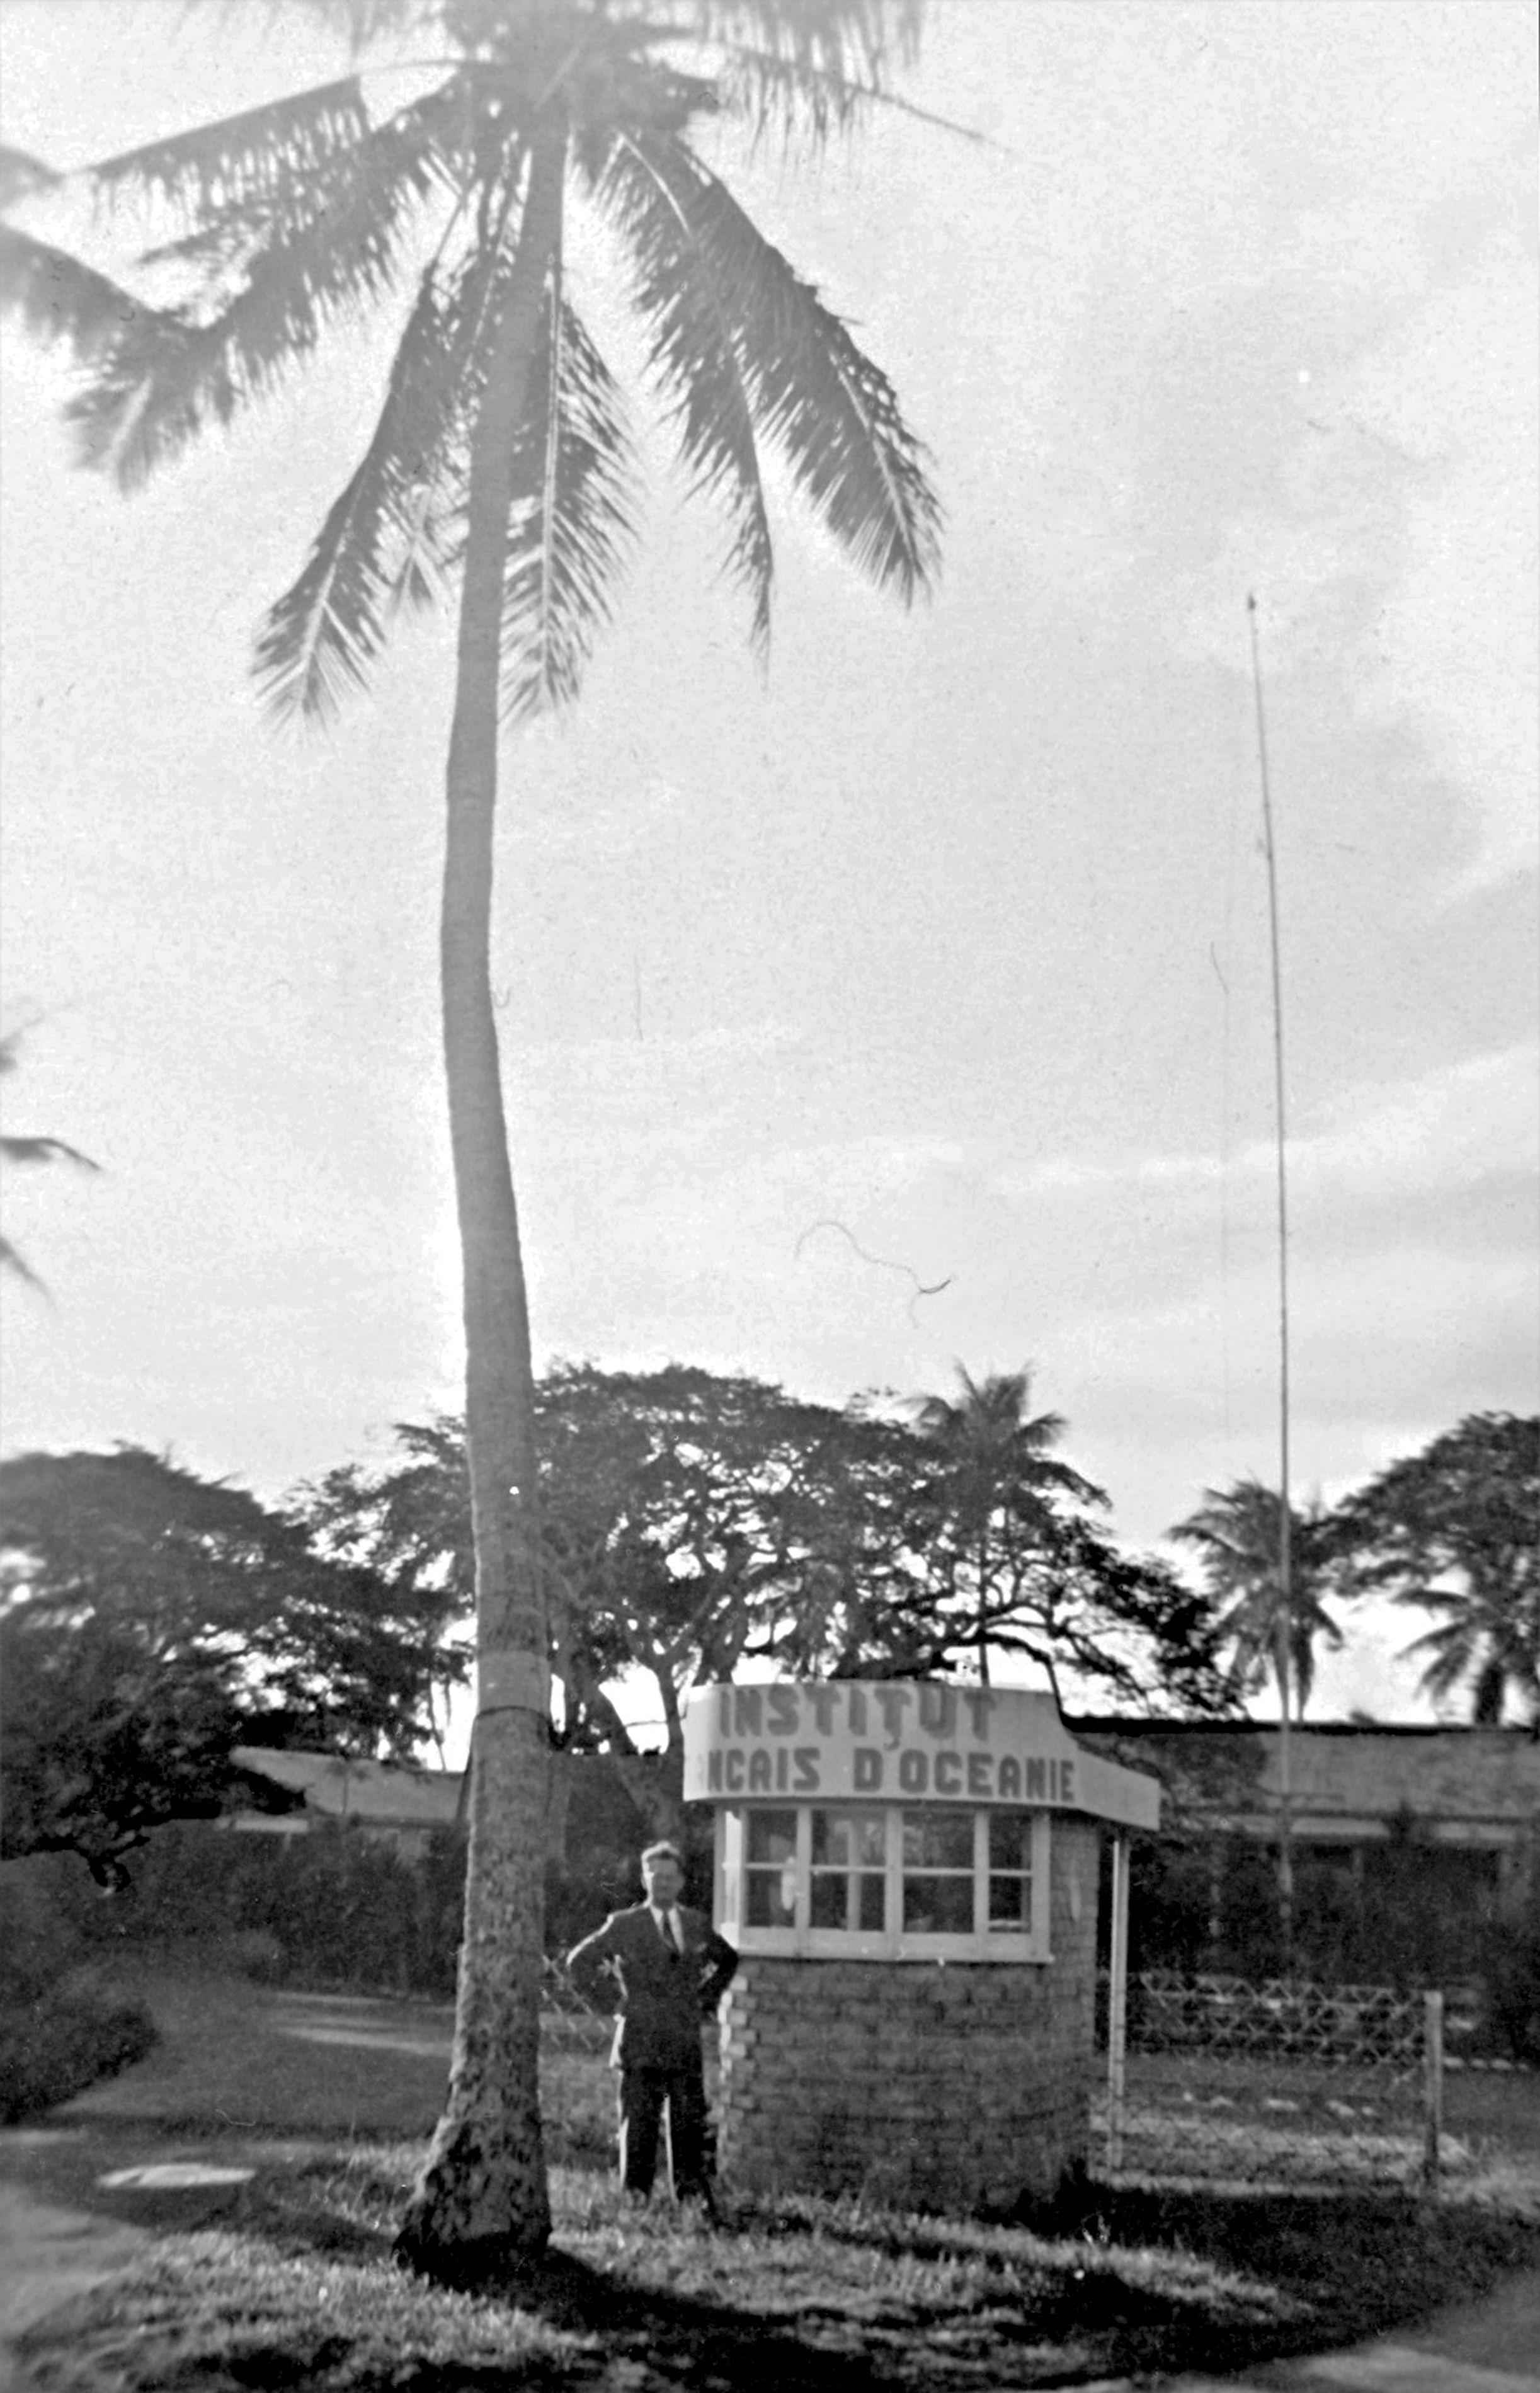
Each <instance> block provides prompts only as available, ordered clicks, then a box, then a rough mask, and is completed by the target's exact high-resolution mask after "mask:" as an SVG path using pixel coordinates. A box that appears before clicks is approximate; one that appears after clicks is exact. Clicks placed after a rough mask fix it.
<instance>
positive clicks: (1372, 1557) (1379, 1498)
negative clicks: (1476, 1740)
mask: <svg viewBox="0 0 1540 2393" xmlns="http://www.w3.org/2000/svg"><path fill="white" fill-rule="evenodd" d="M1332 1538H1333V1546H1334V1550H1335V1552H1336V1555H1337V1557H1338V1563H1339V1565H1340V1567H1341V1568H1342V1569H1343V1571H1344V1574H1345V1583H1346V1585H1347V1586H1348V1588H1349V1589H1350V1590H1351V1592H1353V1593H1355V1594H1358V1595H1390V1596H1391V1597H1393V1599H1394V1600H1395V1601H1396V1602H1398V1603H1405V1604H1414V1605H1416V1606H1417V1607H1418V1608H1420V1609H1421V1610H1423V1611H1426V1612H1431V1613H1435V1614H1442V1619H1441V1620H1440V1622H1439V1625H1438V1626H1437V1627H1436V1628H1431V1629H1429V1631H1428V1632H1427V1634H1426V1635H1425V1636H1422V1637H1418V1638H1416V1639H1415V1640H1414V1641H1413V1642H1412V1644H1411V1645H1410V1646H1409V1647H1408V1649H1407V1650H1408V1652H1409V1653H1412V1654H1421V1655H1423V1656H1424V1657H1425V1658H1426V1668H1425V1670H1424V1672H1423V1680H1422V1683H1423V1686H1424V1687H1425V1689H1426V1690H1427V1692H1428V1693H1429V1694H1430V1695H1431V1696H1433V1697H1434V1698H1435V1699H1437V1700H1441V1701H1442V1700H1443V1699H1445V1698H1449V1697H1453V1696H1455V1695H1456V1694H1458V1693H1464V1694H1465V1695H1466V1697H1467V1699H1468V1703H1469V1706H1470V1717H1471V1719H1472V1720H1475V1721H1476V1722H1478V1723H1479V1724H1481V1725H1484V1726H1494V1725H1496V1724H1497V1723H1498V1722H1500V1721H1501V1720H1502V1718H1503V1715H1504V1710H1505V1707H1506V1706H1507V1702H1508V1700H1509V1698H1510V1697H1511V1698H1512V1700H1513V1701H1514V1702H1515V1703H1516V1705H1517V1706H1518V1707H1519V1710H1520V1714H1521V1716H1522V1717H1524V1718H1526V1719H1527V1720H1530V1721H1531V1722H1532V1724H1533V1726H1534V1727H1535V1728H1536V1729H1537V1730H1540V1417H1536V1416H1534V1415H1533V1414H1531V1415H1529V1416H1527V1417H1521V1416H1520V1415H1517V1414H1514V1413H1469V1414H1468V1415H1467V1417H1466V1418H1465V1419H1464V1420H1462V1421H1460V1422H1459V1423H1458V1425H1457V1426H1456V1427H1455V1428H1454V1429H1452V1430H1448V1431H1446V1432H1444V1434H1443V1435H1442V1437H1436V1438H1434V1439H1433V1440H1432V1442H1431V1444H1430V1445H1427V1446H1425V1447H1424V1448H1423V1450H1422V1452H1421V1453H1420V1454H1414V1455H1410V1456H1408V1457H1406V1458H1404V1459H1403V1460H1402V1461H1400V1462H1392V1463H1391V1464H1390V1465H1389V1467H1388V1468H1387V1469H1386V1470H1384V1471H1380V1472H1379V1473H1378V1475H1377V1477H1376V1478H1374V1479H1372V1480H1371V1481H1370V1482H1369V1484H1368V1485H1367V1486H1366V1487H1363V1488H1360V1489H1359V1490H1358V1491H1357V1493H1356V1494H1354V1495H1352V1496H1350V1497H1347V1498H1346V1499H1345V1500H1344V1501H1343V1502H1342V1503H1341V1504H1339V1505H1338V1508H1337V1510H1336V1512H1335V1514H1334V1515H1333V1522H1332Z"/></svg>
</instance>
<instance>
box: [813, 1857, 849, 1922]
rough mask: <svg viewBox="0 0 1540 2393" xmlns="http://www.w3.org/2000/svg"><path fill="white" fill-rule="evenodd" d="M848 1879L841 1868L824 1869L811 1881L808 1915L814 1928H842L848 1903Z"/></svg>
mask: <svg viewBox="0 0 1540 2393" xmlns="http://www.w3.org/2000/svg"><path fill="white" fill-rule="evenodd" d="M849 1890H850V1880H849V1879H848V1878H847V1877H846V1876H845V1875H844V1872H843V1871H842V1870H824V1871H823V1872H822V1873H821V1874H820V1875H819V1876H817V1877H816V1878H815V1879H814V1881H813V1905H812V1911H811V1913H810V1915H809V1916H811V1918H812V1921H813V1925H814V1927H815V1928H843V1927H844V1926H845V1924H846V1920H845V1914H846V1912H847V1910H848V1909H849V1903H850V1894H849Z"/></svg>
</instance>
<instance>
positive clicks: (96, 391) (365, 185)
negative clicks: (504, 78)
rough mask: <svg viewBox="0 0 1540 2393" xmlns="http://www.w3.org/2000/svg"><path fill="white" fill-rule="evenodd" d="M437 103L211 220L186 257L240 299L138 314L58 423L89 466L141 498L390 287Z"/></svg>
mask: <svg viewBox="0 0 1540 2393" xmlns="http://www.w3.org/2000/svg"><path fill="white" fill-rule="evenodd" d="M441 99H442V95H441V94H438V93H435V94H433V95H432V96H431V97H430V99H429V100H428V101H424V102H422V103H419V104H418V105H416V106H415V107H413V108H411V109H407V110H403V111H401V112H400V113H399V114H398V116H396V117H393V118H391V119H389V120H387V122H386V123H385V124H382V125H380V126H378V127H377V128H375V129H374V130H373V131H372V132H370V133H369V134H368V135H367V136H366V137H365V138H364V139H363V140H362V141H360V142H359V145H358V146H357V148H355V149H352V150H345V151H340V152H337V153H334V154H333V155H332V156H331V157H329V158H328V159H327V160H326V161H325V162H324V163H323V164H322V165H320V167H318V168H317V169H316V170H315V171H314V172H313V173H311V174H308V175H305V176H299V177H295V178H294V181H293V182H292V183H291V184H290V185H289V186H288V187H287V188H286V189H285V190H284V192H283V194H282V196H281V199H280V200H279V201H277V202H276V203H269V202H268V199H267V197H266V196H265V195H262V196H259V197H257V198H255V199H254V198H252V197H250V196H247V197H245V198H242V199H238V200H233V201H229V202H227V203H219V204H217V205H215V207H213V208H212V210H211V214H210V221H209V223H208V224H207V225H206V226H204V227H202V228H200V229H199V231H198V232H196V233H195V234H194V235H193V237H192V239H191V241H190V242H187V243H184V244H180V245H179V247H180V253H181V255H183V256H184V257H185V258H187V259H188V260H189V261H190V262H195V263H202V264H203V265H205V266H206V267H207V268H209V269H210V275H211V280H212V281H214V282H215V285H216V286H217V285H218V284H219V283H220V282H222V281H224V280H225V279H226V275H227V273H228V270H229V269H230V268H232V267H233V268H234V270H235V271H237V272H238V273H239V274H240V276H241V281H240V286H239V288H238V289H237V290H236V291H235V293H234V294H233V295H231V296H229V297H228V298H223V297H222V294H221V303H220V304H217V307H216V312H215V314H213V315H212V316H205V315H204V313H203V312H202V310H201V309H199V308H198V307H194V306H187V307H175V308H162V309H141V310H139V311H138V312H137V314H136V316H135V318H134V319H133V320H132V321H131V322H129V323H126V324H124V326H123V328H122V330H121V332H120V334H119V337H118V338H117V339H116V340H115V341H114V342H113V343H112V345H111V348H110V350H109V351H108V352H107V354H106V355H105V356H104V357H103V359H102V360H101V362H100V364H99V366H98V371H97V373H96V377H95V379H94V381H93V383H92V385H91V386H90V388H89V389H87V390H85V391H84V392H82V393H81V394H80V396H79V397H78V398H77V399H74V400H72V402H71V404H70V406H69V408H68V409H67V411H66V413H67V415H68V417H69V418H70V420H71V421H72V423H73V425H75V427H76V431H77V434H78V437H79V439H80V444H81V456H82V460H83V462H84V463H85V464H91V465H97V466H105V467H108V468H110V469H111V472H112V474H113V475H114V477H115V478H116V479H117V481H118V483H119V484H120V486H121V487H122V488H123V489H124V490H131V489H133V488H135V487H136V486H137V484H138V483H140V482H141V481H143V480H144V479H145V477H147V476H148V475H149V474H150V472H151V471H152V470H153V469H154V468H155V467H156V466H157V465H159V464H163V463H164V462H165V461H166V460H167V459H169V458H171V457H173V456H175V455H176V453H177V452H178V451H180V450H181V449H183V448H184V447H186V445H187V444H188V443H189V441H190V440H192V439H193V438H196V436H197V435H198V433H199V432H200V431H202V429H203V428H204V426H205V425H207V424H208V423H209V422H210V421H211V420H212V421H214V422H215V423H219V424H227V423H228V422H229V420H230V418H231V417H232V416H233V415H234V414H235V412H236V411H237V410H238V408H240V407H241V406H242V405H243V404H245V403H246V402H247V401H249V400H251V399H256V398H259V397H261V396H263V395H264V394H265V393H267V392H268V391H269V390H270V389H271V388H272V387H273V386H275V385H276V384H277V383H278V382H279V381H280V380H281V377H282V376H283V374H284V373H286V372H287V371H289V370H290V369H291V368H292V367H294V365H295V364H297V363H298V362H300V361H301V360H304V359H305V358H307V356H308V355H309V353H310V352H311V350H313V349H314V348H315V347H316V346H317V344H318V343H319V341H320V337H321V335H322V333H323V332H324V331H325V330H326V328H327V326H328V324H329V323H331V322H332V321H333V320H336V319H337V318H338V317H339V316H341V315H344V314H346V313H347V312H349V311H351V310H353V309H355V308H357V307H362V306H364V305H366V304H367V303H368V302H370V301H371V300H373V299H376V298H378V297H379V296H380V294H382V293H383V292H384V291H385V289H387V288H388V287H389V285H390V283H391V281H393V279H394V276H395V272H396V269H397V263H398V255H399V251H400V245H401V242H402V238H403V235H404V233H405V230H406V228H407V226H408V224H409V223H410V221H411V217H412V216H413V215H414V213H415V211H416V209H417V207H418V205H419V204H420V203H422V202H423V201H424V200H425V199H426V198H427V197H428V196H429V194H430V193H431V192H432V191H433V190H434V189H435V188H436V185H437V180H438V177H439V173H440V169H439V166H438V163H437V155H436V150H435V146H434V138H433V136H434V132H435V129H436V124H437V118H436V115H435V106H436V104H437V103H438V102H440V101H441ZM200 244H202V246H200ZM242 253H244V254H242ZM159 254H160V255H164V254H165V253H159Z"/></svg>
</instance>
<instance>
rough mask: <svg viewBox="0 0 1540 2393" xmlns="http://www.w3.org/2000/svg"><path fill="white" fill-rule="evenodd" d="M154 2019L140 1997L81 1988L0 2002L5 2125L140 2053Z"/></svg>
mask: <svg viewBox="0 0 1540 2393" xmlns="http://www.w3.org/2000/svg"><path fill="white" fill-rule="evenodd" d="M154 2043H155V2025H154V2021H153V2020H151V2018H150V2013H149V2012H148V2011H147V2010H146V2009H145V2007H144V2006H143V2004H142V2003H124V2002H113V2001H111V2000H108V1999H106V1998H104V1997H103V1996H102V1995H99V1994H91V1993H89V1992H87V1991H85V1990H82V1991H79V1992H73V1993H59V1992H55V1993H53V1994H49V1995H46V1996H44V1997H40V1998H39V1999H38V2000H37V2001H36V2002H34V2003H33V2004H30V2005H24V2006H15V2007H12V2006H10V2005H0V2125H6V2126H15V2125H18V2124H19V2123H20V2121H22V2120H24V2119H35V2118H37V2117H39V2116H40V2115H41V2113H42V2112H45V2111H51V2110H52V2109H53V2107H54V2105H55V2103H56V2102H67V2101H68V2100H69V2099H70V2097H71V2095H72V2094H79V2093H82V2092H84V2090H85V2087H86V2086H95V2085H96V2084H98V2081H99V2080H100V2079H101V2078H103V2077H114V2076H116V2074H117V2073H118V2071H119V2070H120V2069H127V2068H129V2067H130V2066H131V2065H132V2063H133V2062H135V2061H136V2060H143V2059H144V2057H145V2054H146V2053H147V2052H149V2051H150V2049H151V2047H152V2046H153V2045H154Z"/></svg>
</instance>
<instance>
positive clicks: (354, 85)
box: [91, 75, 369, 215]
mask: <svg viewBox="0 0 1540 2393" xmlns="http://www.w3.org/2000/svg"><path fill="white" fill-rule="evenodd" d="M368 132H369V111H368V110H367V108H366V107H365V106H364V99H363V93H362V90H361V88H360V86H359V78H358V77H357V75H346V76H344V77H343V78H342V79H341V80H340V81H339V82H336V83H329V84H321V85H318V86H317V87H316V88H315V89H314V90H311V91H305V92H300V93H298V94H296V95H295V96H294V97H293V98H283V99H276V100H269V101H268V102H266V103H265V104H264V105H263V106H262V107H261V108H250V109H244V110H242V111H241V114H240V115H238V116H226V117H221V118H220V119H219V120H218V122H217V123H216V124H200V125H198V126H196V127H194V128H193V129H192V130H191V131H190V132H187V133H177V134H173V135H172V136H171V137H170V138H169V139H167V140H164V141H150V142H147V143H145V144H144V145H143V146H142V147H141V148H139V149H137V150H121V151H120V152H119V153H118V154H117V156H115V157H112V158H104V159H103V160H102V161H101V162H100V163H99V164H98V165H96V166H94V167H93V168H92V170H91V180H92V184H93V187H94V189H95V190H96V191H97V192H98V195H99V196H100V197H101V198H102V199H104V200H107V201H109V202H114V201H118V200H121V199H124V198H129V197H139V198H152V199H159V200H163V201H167V202H170V203H173V204H175V205H177V206H182V207H188V208H191V209H192V210H193V211H195V212H196V213H197V214H199V215H202V214H203V213H204V212H205V211H207V210H208V209H210V208H214V207H220V206H227V205H229V204H230V203H242V202H249V201H252V200H266V201H267V202H268V203H270V204H271V205H273V206H275V207H277V206H281V203H282V202H283V199H284V195H285V193H286V192H287V191H289V190H292V189H293V187H294V181H295V178H296V177H303V176H307V175H312V174H314V173H315V172H316V171H317V169H318V168H319V167H321V166H324V165H325V164H326V163H327V162H328V161H329V160H330V159H332V158H334V157H335V156H336V155H337V154H338V153H339V151H345V150H353V149H356V148H357V147H358V145H359V142H360V141H362V140H364V139H365V137H367V135H368Z"/></svg>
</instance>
